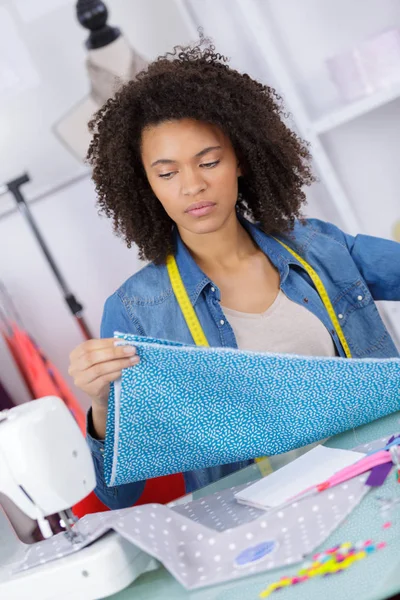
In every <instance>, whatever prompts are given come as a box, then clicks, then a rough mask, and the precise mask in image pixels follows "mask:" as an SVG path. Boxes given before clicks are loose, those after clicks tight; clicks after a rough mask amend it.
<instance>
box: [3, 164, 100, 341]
mask: <svg viewBox="0 0 400 600" xmlns="http://www.w3.org/2000/svg"><path fill="white" fill-rule="evenodd" d="M28 181H30V178H29V175H28V174H27V173H24V175H22V176H21V177H18V178H17V179H14V180H13V181H10V182H8V183H6V187H7V189H8V190H9V191H10V192H11V194H12V195H13V196H14V198H15V200H16V202H17V206H18V209H19V211H20V213H21V214H22V216H23V217H24V219H25V220H26V221H27V223H28V225H29V226H30V228H31V230H32V231H33V234H34V236H35V237H36V239H37V241H38V243H39V245H40V247H41V249H42V250H43V253H44V255H45V257H46V259H47V262H48V263H49V265H50V268H51V270H52V271H53V273H54V276H55V278H56V279H57V281H58V284H59V286H60V287H61V289H62V291H63V294H64V299H65V302H66V303H67V304H68V307H69V309H70V311H71V313H72V314H73V316H74V318H75V319H76V322H77V323H78V326H79V328H80V330H81V332H82V334H83V337H84V338H85V339H87V340H90V339H91V338H92V337H93V336H92V334H91V332H90V329H89V327H88V325H87V324H86V321H85V319H84V318H83V316H82V311H83V306H82V304H80V302H78V301H77V299H76V298H75V296H74V295H73V294H72V292H71V291H70V290H69V288H68V286H67V284H66V282H65V280H64V278H63V276H62V275H61V273H60V270H59V269H58V267H57V265H56V263H55V262H54V259H53V257H52V255H51V254H50V250H49V249H48V247H47V244H46V242H45V241H44V239H43V237H42V234H41V233H40V231H39V229H38V227H37V225H36V223H35V221H34V219H33V216H32V213H31V211H30V209H29V207H28V205H27V203H26V201H25V198H24V197H23V195H22V193H21V190H20V188H21V186H22V185H23V184H24V183H28Z"/></svg>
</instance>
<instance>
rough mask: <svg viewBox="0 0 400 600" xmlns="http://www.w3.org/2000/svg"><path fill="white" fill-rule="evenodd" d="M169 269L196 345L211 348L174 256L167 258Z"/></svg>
mask: <svg viewBox="0 0 400 600" xmlns="http://www.w3.org/2000/svg"><path fill="white" fill-rule="evenodd" d="M167 269H168V275H169V279H170V281H171V285H172V289H173V290H174V294H175V298H176V299H177V301H178V304H179V306H180V309H181V311H182V314H183V316H184V317H185V321H186V324H187V326H188V327H189V331H190V333H191V334H192V338H193V341H194V343H195V344H196V346H209V345H210V344H209V343H208V341H207V338H206V336H205V333H204V331H203V328H202V326H201V325H200V321H199V320H198V318H197V315H196V313H195V311H194V308H193V306H192V303H191V302H190V299H189V296H188V295H187V291H186V288H185V286H184V284H183V281H182V278H181V274H180V273H179V269H178V265H177V264H176V260H175V257H174V256H172V254H170V255H169V256H168V257H167Z"/></svg>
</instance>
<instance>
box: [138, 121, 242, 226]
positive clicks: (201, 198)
mask: <svg viewBox="0 0 400 600" xmlns="http://www.w3.org/2000/svg"><path fill="white" fill-rule="evenodd" d="M141 152H142V161H143V165H144V169H145V171H146V175H147V178H148V181H149V184H150V186H151V188H152V190H153V192H154V194H155V195H156V196H157V198H158V199H159V201H160V202H161V204H162V205H163V207H164V209H165V211H166V212H167V214H168V215H169V216H170V217H171V219H172V220H173V221H175V223H176V224H177V226H178V229H179V230H182V229H184V230H187V231H189V232H191V233H203V234H204V233H211V232H214V231H217V230H218V229H220V228H221V227H222V226H223V225H224V224H225V223H226V221H227V220H228V219H229V217H231V216H232V213H234V211H235V204H236V200H237V196H238V176H239V175H240V168H239V166H238V161H237V157H236V155H235V152H234V150H233V147H232V144H231V142H230V140H229V138H227V137H226V136H225V135H224V134H223V133H222V131H221V130H220V129H219V128H218V127H216V126H213V125H210V124H208V123H203V122H201V121H196V120H193V119H182V120H179V121H167V122H163V123H160V124H158V125H154V126H151V127H147V128H146V129H144V131H143V133H142V145H141Z"/></svg>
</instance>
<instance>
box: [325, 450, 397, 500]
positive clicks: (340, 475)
mask: <svg viewBox="0 0 400 600" xmlns="http://www.w3.org/2000/svg"><path fill="white" fill-rule="evenodd" d="M391 461H392V455H391V453H390V452H388V451H387V450H380V451H379V452H375V454H371V455H369V456H366V457H365V458H361V460H359V461H357V462H356V463H354V464H353V465H350V466H349V467H345V468H344V469H342V470H341V471H338V472H337V473H335V474H334V475H332V477H330V478H329V479H327V480H326V481H324V482H322V483H319V484H318V485H317V486H316V488H317V490H318V492H323V491H324V490H326V489H328V488H330V487H333V486H335V485H338V484H339V483H343V482H344V481H348V480H349V479H352V478H353V477H356V476H357V475H361V474H362V473H365V472H366V471H370V470H371V469H373V468H374V467H376V466H378V465H383V464H385V463H387V462H391Z"/></svg>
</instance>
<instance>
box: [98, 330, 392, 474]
mask: <svg viewBox="0 0 400 600" xmlns="http://www.w3.org/2000/svg"><path fill="white" fill-rule="evenodd" d="M117 337H119V338H120V339H121V342H122V343H124V342H125V343H126V342H129V343H131V344H132V345H134V346H135V347H136V348H137V353H138V355H139V356H140V363H139V364H138V365H136V366H133V367H131V368H129V369H126V370H124V371H123V374H122V378H121V380H120V381H119V382H117V383H116V384H114V385H113V386H112V387H111V392H110V398H109V405H108V417H107V431H106V440H105V455H104V474H105V480H106V483H107V485H111V486H114V485H120V484H124V483H129V482H132V481H141V480H143V479H148V478H151V477H158V476H160V475H167V474H170V473H176V472H181V471H189V470H193V469H199V468H204V467H210V466H214V465H221V464H227V463H231V462H236V461H241V460H246V459H249V458H254V457H257V456H263V455H273V454H280V453H282V452H287V451H289V450H292V449H294V448H298V447H300V446H304V445H306V444H310V443H311V442H314V441H317V440H320V439H322V438H326V437H328V436H331V435H335V434H337V433H340V432H342V431H346V430H348V429H352V428H353V427H357V426H359V425H363V424H365V423H368V422H370V421H373V420H375V419H378V418H380V417H383V416H385V415H387V414H390V413H392V412H394V411H397V410H399V409H400V359H397V358H394V359H364V360H360V359H357V360H348V359H342V358H308V357H301V356H289V355H278V354H264V353H256V352H248V351H241V350H237V349H233V348H201V347H196V346H188V345H184V344H178V343H174V342H169V341H165V340H155V339H152V338H144V337H140V336H135V335H124V334H118V336H117Z"/></svg>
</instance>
